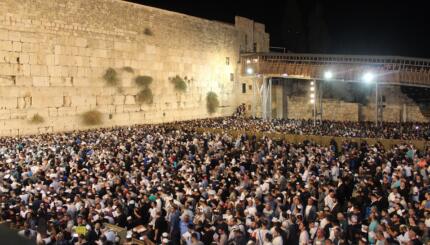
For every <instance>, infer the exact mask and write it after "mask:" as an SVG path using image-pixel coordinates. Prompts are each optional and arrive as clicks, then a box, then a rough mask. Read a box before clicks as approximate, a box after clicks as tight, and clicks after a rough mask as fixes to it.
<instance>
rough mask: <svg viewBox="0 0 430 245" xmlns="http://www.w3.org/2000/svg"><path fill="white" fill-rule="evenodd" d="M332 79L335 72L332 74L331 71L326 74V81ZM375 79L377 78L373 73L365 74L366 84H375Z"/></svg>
mask: <svg viewBox="0 0 430 245" xmlns="http://www.w3.org/2000/svg"><path fill="white" fill-rule="evenodd" d="M332 78H333V72H331V71H326V72H324V79H326V80H330V79H332ZM374 78H375V76H374V75H373V73H371V72H366V73H364V75H363V78H362V79H363V81H364V82H366V83H371V82H373V80H374Z"/></svg>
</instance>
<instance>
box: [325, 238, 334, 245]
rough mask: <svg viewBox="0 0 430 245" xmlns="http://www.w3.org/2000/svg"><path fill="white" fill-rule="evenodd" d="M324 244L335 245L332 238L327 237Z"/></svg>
mask: <svg viewBox="0 0 430 245" xmlns="http://www.w3.org/2000/svg"><path fill="white" fill-rule="evenodd" d="M324 245H333V242H332V241H331V240H330V239H326V240H325V243H324Z"/></svg>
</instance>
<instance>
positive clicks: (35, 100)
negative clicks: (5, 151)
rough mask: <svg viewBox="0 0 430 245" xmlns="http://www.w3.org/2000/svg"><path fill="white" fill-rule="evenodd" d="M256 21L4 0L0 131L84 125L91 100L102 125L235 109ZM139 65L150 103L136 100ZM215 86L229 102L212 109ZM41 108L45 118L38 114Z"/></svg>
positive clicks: (124, 6) (102, 2)
mask: <svg viewBox="0 0 430 245" xmlns="http://www.w3.org/2000/svg"><path fill="white" fill-rule="evenodd" d="M95 5H97V6H98V8H94V6H95ZM249 23H252V21H251V20H248V19H245V18H240V17H237V18H236V25H229V24H223V23H219V22H214V21H209V20H205V19H200V18H195V17H191V16H186V15H182V14H178V13H174V12H169V11H164V10H160V9H155V8H151V7H146V6H140V5H135V4H131V3H127V2H122V1H110V0H91V1H87V0H74V1H66V2H65V1H59V0H52V1H45V0H2V1H1V2H0V105H1V106H0V135H17V134H26V133H37V132H52V131H61V130H73V129H80V128H86V127H88V126H86V125H83V124H82V119H81V117H82V114H83V113H85V112H87V111H91V110H97V111H99V112H101V113H102V116H103V124H102V125H98V126H97V127H100V126H112V125H130V124H136V123H157V122H166V121H172V120H185V119H194V118H205V117H209V116H223V115H231V113H233V111H234V110H235V108H236V106H237V103H236V101H237V100H236V97H235V96H236V94H235V88H236V81H237V77H238V61H239V53H240V50H241V47H242V46H244V45H245V44H244V40H243V37H244V35H245V34H244V33H248V32H250V30H249V29H247V28H249V27H250V26H252V25H250V24H249ZM257 26H258V28H257V29H258V30H257V29H256V30H254V32H255V36H256V37H257V36H258V40H264V42H262V44H261V45H259V46H261V47H265V46H267V43H268V36H267V34H266V33H264V26H262V25H257ZM261 31H262V32H263V33H262V34H259V32H261ZM265 37H266V39H267V40H266V39H264V38H265ZM125 67H126V68H127V69H124V68H125ZM108 68H113V69H115V70H116V72H117V75H118V77H119V79H118V80H119V81H118V82H117V83H116V85H115V86H107V83H106V80H105V79H103V75H104V74H105V73H106V70H107V69H108ZM130 68H131V69H132V70H130ZM138 75H145V76H151V77H152V78H153V82H152V84H151V85H150V88H151V89H152V93H153V95H154V100H153V104H151V105H146V104H140V103H138V101H137V100H136V98H137V94H138V93H139V91H140V88H139V87H137V86H136V83H135V82H134V78H135V77H136V76H138ZM176 75H178V76H181V77H182V78H184V77H187V78H188V80H190V81H189V82H187V90H186V91H185V92H178V91H176V90H175V89H174V86H173V85H172V83H171V82H170V81H169V77H174V76H176ZM209 91H213V92H216V93H217V94H218V97H219V99H220V104H221V105H222V107H221V108H219V110H218V111H217V112H216V113H214V114H212V115H209V114H208V113H207V109H206V94H207V92H209ZM34 115H39V116H41V117H42V118H43V119H44V121H43V122H41V123H40V122H37V123H34V122H31V119H32V118H33V117H34Z"/></svg>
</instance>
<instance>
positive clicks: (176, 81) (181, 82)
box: [169, 75, 191, 92]
mask: <svg viewBox="0 0 430 245" xmlns="http://www.w3.org/2000/svg"><path fill="white" fill-rule="evenodd" d="M169 80H170V82H172V83H173V85H174V86H175V90H176V91H180V92H185V91H186V90H187V83H186V81H188V82H190V81H191V80H187V77H184V78H182V77H180V76H178V75H176V76H175V77H172V78H170V79H169Z"/></svg>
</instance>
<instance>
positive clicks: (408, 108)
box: [237, 76, 429, 122]
mask: <svg viewBox="0 0 430 245" xmlns="http://www.w3.org/2000/svg"><path fill="white" fill-rule="evenodd" d="M302 81H303V84H302V82H300V83H299V84H302V85H299V87H300V86H304V87H305V88H307V86H308V83H309V82H308V81H306V80H302ZM284 82H285V81H284ZM240 83H241V86H242V85H243V84H244V86H245V87H246V91H245V93H242V90H240V92H238V94H237V97H238V100H240V101H241V102H242V103H245V105H246V108H247V114H248V115H252V108H253V106H254V105H255V108H256V115H257V116H259V117H260V116H261V96H260V92H259V91H256V96H255V102H254V91H253V89H252V88H253V87H256V88H257V90H259V89H260V87H261V84H262V78H261V77H260V78H258V77H255V76H242V77H241V78H240ZM294 86H297V84H295V85H294ZM300 90H301V89H297V88H295V90H294V89H292V88H291V86H287V84H286V83H283V82H280V83H278V84H276V85H273V88H272V117H273V118H293V119H312V118H313V116H312V115H313V114H312V111H313V105H312V104H310V103H309V97H306V96H305V95H307V94H302V95H298V94H299V93H298V92H297V91H300ZM238 91H239V90H238ZM379 93H380V94H381V95H382V96H384V98H385V102H384V105H385V107H384V110H383V120H384V121H386V122H400V121H404V122H406V121H409V122H410V121H414V122H415V121H416V122H429V119H428V118H426V117H425V116H424V115H423V114H422V112H421V111H420V109H419V106H418V105H417V104H415V103H414V102H413V100H411V99H410V98H408V97H407V96H406V95H405V94H403V93H402V92H401V90H400V88H399V87H398V86H383V87H380V89H379ZM368 101H369V102H368V103H367V105H361V104H358V103H350V102H345V101H342V100H337V99H323V103H322V107H323V108H322V109H323V119H325V120H341V121H375V103H374V101H375V91H370V93H369V97H368Z"/></svg>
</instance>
